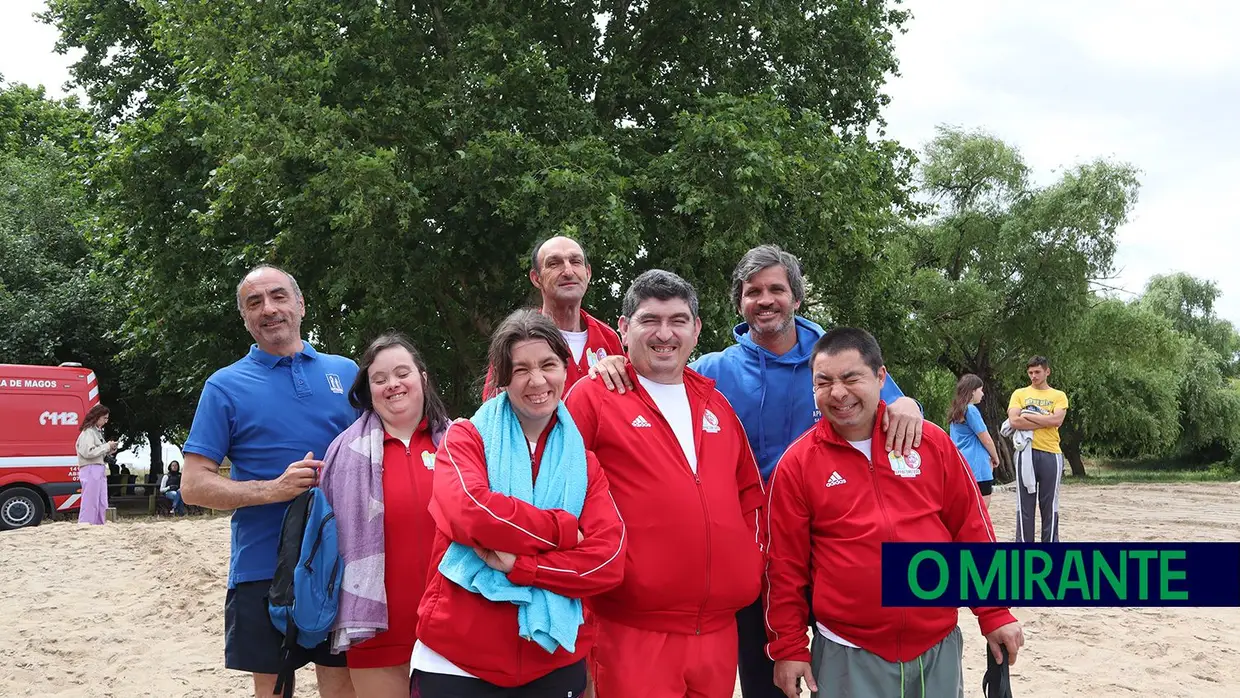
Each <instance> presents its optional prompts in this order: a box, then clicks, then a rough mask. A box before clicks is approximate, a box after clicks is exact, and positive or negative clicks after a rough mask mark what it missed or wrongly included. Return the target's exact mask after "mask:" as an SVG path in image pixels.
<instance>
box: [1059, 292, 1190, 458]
mask: <svg viewBox="0 0 1240 698" xmlns="http://www.w3.org/2000/svg"><path fill="white" fill-rule="evenodd" d="M1190 348H1191V347H1190V342H1189V341H1187V339H1186V338H1185V337H1183V336H1182V335H1180V334H1179V333H1177V332H1176V331H1175V330H1174V329H1173V328H1172V326H1171V323H1170V322H1168V321H1167V320H1166V319H1165V318H1163V317H1161V316H1159V315H1158V314H1156V313H1153V312H1150V311H1149V310H1147V309H1145V308H1144V307H1142V305H1141V304H1140V303H1124V302H1122V301H1119V300H1114V299H1108V300H1103V299H1095V301H1094V305H1092V306H1091V307H1090V308H1089V310H1088V311H1086V312H1085V313H1084V314H1083V315H1082V316H1081V317H1080V318H1079V320H1078V321H1077V323H1076V324H1075V325H1074V326H1073V327H1070V328H1067V331H1066V332H1065V333H1064V335H1063V338H1062V339H1061V340H1060V341H1059V342H1058V345H1057V346H1056V348H1055V356H1056V358H1055V363H1054V365H1053V372H1052V379H1053V380H1054V383H1055V385H1056V386H1057V387H1059V388H1060V389H1061V390H1064V391H1065V392H1067V393H1068V395H1069V400H1070V402H1071V407H1070V409H1069V412H1068V414H1069V418H1068V419H1067V420H1066V421H1065V422H1064V426H1063V428H1062V429H1060V439H1061V443H1060V445H1061V447H1062V449H1063V453H1064V457H1065V458H1066V459H1067V460H1068V462H1069V463H1070V464H1071V465H1072V470H1073V472H1074V473H1077V474H1080V473H1084V472H1085V466H1084V464H1083V462H1082V459H1081V455H1082V451H1086V452H1088V453H1090V454H1093V455H1099V456H1111V457H1119V458H1136V457H1145V456H1162V455H1166V454H1167V453H1169V452H1171V451H1172V450H1174V448H1175V446H1176V443H1177V442H1178V439H1179V438H1180V403H1179V397H1180V392H1181V382H1182V379H1183V376H1184V374H1185V371H1186V369H1187V367H1188V365H1189V363H1190V355H1189V352H1190Z"/></svg>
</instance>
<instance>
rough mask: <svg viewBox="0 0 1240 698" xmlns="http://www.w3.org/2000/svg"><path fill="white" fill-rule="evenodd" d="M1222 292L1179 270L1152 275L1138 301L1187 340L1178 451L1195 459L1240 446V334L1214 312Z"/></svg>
mask: <svg viewBox="0 0 1240 698" xmlns="http://www.w3.org/2000/svg"><path fill="white" fill-rule="evenodd" d="M1220 295H1221V292H1220V291H1219V288H1218V286H1217V285H1216V284H1215V283H1214V282H1212V281H1206V280H1204V279H1198V278H1196V277H1193V276H1191V275H1189V274H1185V273H1175V274H1167V275H1159V276H1154V277H1153V278H1151V279H1150V280H1149V282H1148V283H1147V284H1146V287H1145V292H1144V293H1143V294H1142V295H1141V298H1140V301H1139V302H1140V304H1141V307H1142V308H1145V309H1146V310H1148V311H1149V312H1151V313H1154V314H1156V315H1159V316H1160V317H1163V318H1166V320H1167V321H1168V322H1169V323H1170V324H1171V326H1172V327H1174V328H1175V329H1176V331H1177V332H1179V333H1180V335H1181V336H1183V337H1184V338H1185V339H1186V340H1187V343H1188V365H1187V366H1186V367H1185V368H1184V371H1183V374H1182V378H1183V379H1182V381H1181V382H1180V392H1179V396H1178V403H1179V407H1180V415H1179V423H1180V432H1181V438H1180V443H1179V444H1178V451H1179V454H1178V455H1180V456H1183V457H1188V458H1192V459H1196V460H1206V461H1212V460H1219V459H1222V458H1226V457H1227V456H1229V455H1230V454H1232V453H1235V452H1237V451H1238V450H1240V392H1237V391H1236V389H1235V387H1234V386H1233V385H1232V382H1231V380H1230V379H1231V378H1232V377H1234V376H1235V375H1236V372H1237V369H1238V366H1237V351H1238V350H1240V336H1237V334H1236V330H1235V328H1234V327H1233V326H1232V324H1231V323H1230V322H1228V321H1226V320H1223V319H1222V318H1219V317H1218V315H1217V314H1216V313H1215V311H1214V304H1215V302H1216V301H1217V300H1218V298H1219V296H1220Z"/></svg>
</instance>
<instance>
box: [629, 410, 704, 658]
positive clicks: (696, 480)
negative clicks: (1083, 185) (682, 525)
mask: <svg viewBox="0 0 1240 698" xmlns="http://www.w3.org/2000/svg"><path fill="white" fill-rule="evenodd" d="M688 397H689V386H688V385H686V386H685V398H686V399H687V398H688ZM642 402H645V403H646V406H647V407H649V408H650V409H652V410H654V413H655V414H657V415H659V419H661V420H663V424H664V426H666V427H667V430H668V431H669V432H671V433H672V439H673V440H674V441H675V442H676V452H677V453H678V454H679V455H680V460H681V462H682V463H684V464H685V467H686V468H688V469H689V474H690V475H692V476H693V482H694V483H695V484H696V485H697V491H698V499H699V500H700V501H701V502H702V524H703V528H705V529H706V588H705V589H704V590H703V591H702V605H701V606H699V607H698V617H697V628H695V629H694V631H693V634H694V635H701V634H702V617H703V616H705V615H706V601H707V599H708V598H709V597H710V561H711V555H710V509H709V508H708V507H707V504H706V493H705V492H704V491H703V490H702V478H701V476H699V475H698V474H697V471H696V470H694V469H693V465H692V464H690V463H689V459H688V458H686V457H685V454H684V449H683V448H681V447H680V439H679V438H678V437H677V436H676V430H675V429H673V428H672V423H671V422H669V421H667V417H665V416H664V415H663V410H660V409H659V406H658V405H656V404H654V400H653V399H652V398H647V397H646V396H642ZM689 419H690V420H693V421H691V422H690V426H692V425H693V424H701V421H700V420H701V417H700V416H699V415H695V414H694V413H693V403H689ZM693 433H694V434H695V435H696V434H697V430H696V429H694V431H693ZM697 447H698V444H697V440H696V439H695V440H694V448H695V449H696V448H697ZM698 455H699V456H700V455H701V454H698ZM701 460H702V459H701V458H698V463H699V465H700V464H701Z"/></svg>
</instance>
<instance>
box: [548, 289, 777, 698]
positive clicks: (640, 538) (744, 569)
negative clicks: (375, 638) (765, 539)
mask: <svg viewBox="0 0 1240 698" xmlns="http://www.w3.org/2000/svg"><path fill="white" fill-rule="evenodd" d="M623 306H624V311H623V316H622V317H621V318H620V333H621V335H622V336H623V338H624V341H625V344H626V346H627V348H628V351H629V360H630V365H629V366H627V367H626V368H627V371H628V372H629V378H630V380H631V381H632V384H633V386H634V388H633V390H629V391H625V392H624V393H620V392H618V391H617V392H611V391H609V390H608V389H607V387H606V386H605V385H603V384H602V382H600V381H589V380H585V381H580V382H579V383H578V384H577V385H576V386H575V387H574V389H573V390H572V391H570V392H569V394H568V397H567V398H566V400H565V404H566V405H567V407H568V410H569V412H570V413H571V414H572V416H573V420H574V421H575V422H576V423H577V428H578V429H579V430H580V431H581V435H582V438H583V439H584V440H585V443H586V448H587V449H588V450H590V451H593V452H594V453H595V454H596V455H597V456H598V459H599V463H600V464H601V465H602V467H603V470H604V472H606V473H607V479H608V482H609V483H610V485H611V492H612V496H614V497H615V499H616V504H617V505H618V506H619V507H620V513H621V515H622V516H623V517H624V521H625V526H626V528H627V531H628V535H629V540H628V554H627V561H626V565H625V571H624V581H623V582H622V583H621V584H620V586H619V587H617V588H616V589H614V590H612V591H609V592H606V593H603V594H600V595H598V596H594V597H592V598H590V599H589V600H588V601H587V604H588V606H589V607H590V609H591V610H592V612H593V613H594V614H595V616H596V620H597V623H598V632H599V634H598V640H597V642H596V643H595V647H594V651H593V652H592V653H591V656H590V671H591V675H592V676H593V679H594V685H595V690H596V692H597V696H598V698H685V697H686V696H695V697H703V698H730V697H731V695H732V691H733V688H734V686H735V682H736V655H737V644H736V612H737V611H738V610H740V609H741V608H744V607H745V606H747V605H749V604H750V603H752V602H753V601H754V599H756V598H758V596H759V593H760V591H761V575H762V553H761V548H760V546H759V542H758V539H757V531H758V518H759V516H760V507H761V504H762V501H763V499H764V495H763V491H762V483H761V476H760V475H759V474H758V468H757V465H756V464H755V462H754V458H753V454H752V453H751V452H750V450H749V442H748V440H747V439H746V438H745V431H744V429H743V428H742V427H741V424H740V421H739V420H738V419H737V418H736V414H735V413H734V412H733V411H732V408H731V406H730V405H728V402H727V400H726V399H725V398H724V397H723V395H722V394H721V393H720V392H719V391H717V390H715V387H714V381H711V380H709V379H707V378H704V377H702V376H700V375H698V374H697V373H694V372H693V371H691V370H689V369H687V368H686V364H687V361H688V358H689V355H690V353H691V352H692V351H693V348H694V347H695V346H696V345H697V338H698V333H699V332H700V331H701V326H702V323H701V320H700V319H699V318H698V304H697V293H696V292H695V291H694V290H693V287H692V286H691V285H690V284H689V283H688V282H687V281H685V280H684V279H682V278H680V277H679V276H677V275H675V274H672V273H670V272H666V271H662V270H652V271H648V272H646V273H644V274H642V275H641V276H639V277H637V279H635V280H634V281H633V284H632V286H630V287H629V290H628V292H627V293H626V294H625V298H624V304H623Z"/></svg>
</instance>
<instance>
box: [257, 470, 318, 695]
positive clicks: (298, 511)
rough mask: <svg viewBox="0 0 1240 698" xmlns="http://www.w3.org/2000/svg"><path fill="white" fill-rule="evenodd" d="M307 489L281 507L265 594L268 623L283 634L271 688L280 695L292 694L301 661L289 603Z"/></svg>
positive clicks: (309, 496) (307, 507)
mask: <svg viewBox="0 0 1240 698" xmlns="http://www.w3.org/2000/svg"><path fill="white" fill-rule="evenodd" d="M311 492H312V490H311V491H306V492H303V493H302V494H300V495H298V496H297V498H296V499H294V500H293V501H292V502H291V503H289V505H288V508H287V509H285V511H284V521H283V524H282V525H281V529H280V544H279V547H278V549H277V552H276V572H275V576H274V577H272V579H271V590H270V591H269V592H268V594H267V612H268V615H270V616H271V624H272V625H274V626H275V628H276V630H278V631H279V632H280V634H281V635H283V636H284V642H283V643H281V648H280V672H279V673H278V674H277V675H276V686H275V691H276V693H277V694H282V695H283V696H284V698H293V685H294V675H295V674H296V672H297V667H298V666H300V665H301V663H300V661H299V660H300V659H301V652H302V648H301V647H300V646H299V645H298V644H297V624H296V623H295V622H294V621H293V603H294V601H295V600H296V595H295V592H294V589H295V586H296V585H295V581H296V575H297V565H298V562H299V560H300V558H301V548H302V541H303V539H304V537H305V531H306V519H307V516H308V515H309V513H310V505H311V503H312V498H313V495H312V494H311Z"/></svg>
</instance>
